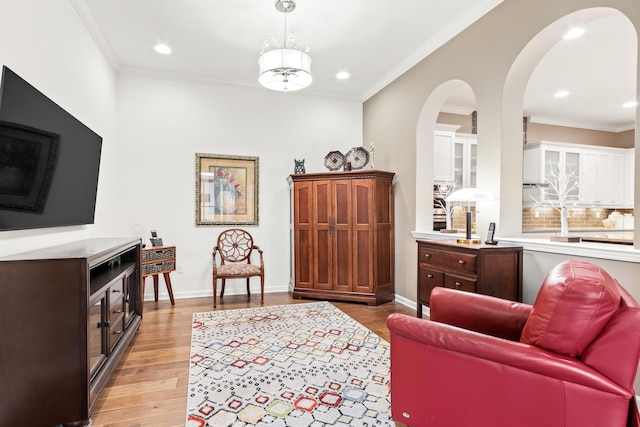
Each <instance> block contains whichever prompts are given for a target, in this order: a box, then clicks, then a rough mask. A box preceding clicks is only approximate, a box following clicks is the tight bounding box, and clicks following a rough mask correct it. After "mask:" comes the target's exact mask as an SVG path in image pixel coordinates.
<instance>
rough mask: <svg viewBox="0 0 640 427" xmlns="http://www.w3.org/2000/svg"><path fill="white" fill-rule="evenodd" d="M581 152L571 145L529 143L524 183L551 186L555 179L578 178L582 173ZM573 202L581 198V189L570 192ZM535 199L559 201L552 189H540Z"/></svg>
mask: <svg viewBox="0 0 640 427" xmlns="http://www.w3.org/2000/svg"><path fill="white" fill-rule="evenodd" d="M580 154H581V153H580V150H579V149H577V148H575V147H574V146H572V145H571V144H558V143H529V144H527V145H525V147H524V154H523V155H524V158H523V161H524V163H523V182H524V183H525V184H547V185H548V184H549V182H551V181H554V180H555V179H554V177H558V178H559V179H566V178H568V177H572V176H573V177H576V178H577V179H579V176H580V173H581V155H580ZM569 196H570V197H571V199H573V200H578V199H579V198H580V188H579V187H576V188H574V189H572V190H571V191H570V192H569ZM533 197H534V198H535V199H536V200H537V201H539V202H552V201H556V200H558V195H557V194H554V193H553V191H552V189H551V188H550V187H546V188H544V190H543V189H541V188H538V189H536V190H535V191H534V194H533Z"/></svg>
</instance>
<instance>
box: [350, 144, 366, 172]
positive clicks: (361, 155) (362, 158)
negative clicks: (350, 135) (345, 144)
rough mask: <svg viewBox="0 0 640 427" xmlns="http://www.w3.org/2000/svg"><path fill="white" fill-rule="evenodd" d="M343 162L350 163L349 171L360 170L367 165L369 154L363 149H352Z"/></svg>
mask: <svg viewBox="0 0 640 427" xmlns="http://www.w3.org/2000/svg"><path fill="white" fill-rule="evenodd" d="M344 161H345V162H351V169H353V170H357V169H362V168H363V167H365V166H366V164H367V163H369V152H368V151H367V150H366V149H365V148H363V147H353V148H352V149H351V150H349V151H347V154H346V155H345V156H344Z"/></svg>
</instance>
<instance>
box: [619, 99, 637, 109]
mask: <svg viewBox="0 0 640 427" xmlns="http://www.w3.org/2000/svg"><path fill="white" fill-rule="evenodd" d="M637 105H638V101H629V102H625V103H624V104H622V106H623V107H624V108H633V107H635V106H637Z"/></svg>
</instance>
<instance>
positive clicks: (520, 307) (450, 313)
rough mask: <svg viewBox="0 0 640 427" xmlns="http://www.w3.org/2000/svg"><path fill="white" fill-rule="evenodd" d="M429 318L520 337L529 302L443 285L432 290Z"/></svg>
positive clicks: (482, 330) (497, 335)
mask: <svg viewBox="0 0 640 427" xmlns="http://www.w3.org/2000/svg"><path fill="white" fill-rule="evenodd" d="M429 300H430V310H431V314H430V316H429V318H430V319H431V320H433V321H434V322H440V323H446V324H448V325H452V326H457V327H459V328H462V329H467V330H470V331H475V332H480V333H482V334H487V335H492V336H494V337H500V338H505V339H508V340H511V341H519V340H520V335H521V334H522V329H523V328H524V324H525V323H526V321H527V319H528V318H529V314H530V313H531V306H530V305H528V304H523V303H519V302H515V301H510V300H506V299H502V298H496V297H492V296H488V295H481V294H475V293H471V292H465V291H459V290H455V289H448V288H443V287H437V288H434V289H433V291H432V292H431V297H430V298H429Z"/></svg>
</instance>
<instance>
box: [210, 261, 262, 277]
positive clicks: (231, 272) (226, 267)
mask: <svg viewBox="0 0 640 427" xmlns="http://www.w3.org/2000/svg"><path fill="white" fill-rule="evenodd" d="M216 272H217V275H218V277H222V276H257V275H259V274H260V267H259V266H257V265H253V264H246V263H244V262H232V263H229V264H223V265H219V266H217V267H216Z"/></svg>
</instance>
